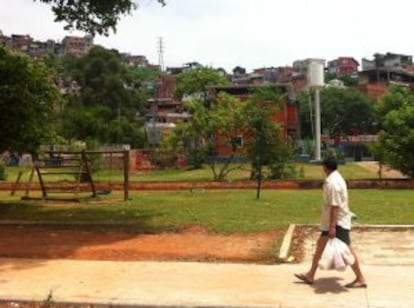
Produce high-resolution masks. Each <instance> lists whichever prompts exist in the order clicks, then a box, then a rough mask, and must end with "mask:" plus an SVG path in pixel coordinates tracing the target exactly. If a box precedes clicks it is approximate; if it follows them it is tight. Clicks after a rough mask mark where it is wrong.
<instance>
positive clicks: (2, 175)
mask: <svg viewBox="0 0 414 308" xmlns="http://www.w3.org/2000/svg"><path fill="white" fill-rule="evenodd" d="M5 180H7V174H6V166H4V164H3V163H0V181H5Z"/></svg>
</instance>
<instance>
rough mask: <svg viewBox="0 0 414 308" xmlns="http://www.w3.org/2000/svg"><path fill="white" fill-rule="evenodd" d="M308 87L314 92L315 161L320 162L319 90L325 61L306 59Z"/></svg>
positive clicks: (323, 81)
mask: <svg viewBox="0 0 414 308" xmlns="http://www.w3.org/2000/svg"><path fill="white" fill-rule="evenodd" d="M308 63H309V64H308V86H309V89H313V90H314V91H315V160H316V161H320V160H321V104H320V89H321V88H322V87H323V86H324V84H325V80H324V79H325V78H324V71H325V60H323V59H308Z"/></svg>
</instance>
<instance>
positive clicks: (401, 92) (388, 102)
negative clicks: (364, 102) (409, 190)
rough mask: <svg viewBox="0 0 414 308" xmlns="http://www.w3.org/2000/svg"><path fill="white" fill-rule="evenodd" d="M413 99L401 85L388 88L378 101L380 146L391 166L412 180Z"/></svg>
mask: <svg viewBox="0 0 414 308" xmlns="http://www.w3.org/2000/svg"><path fill="white" fill-rule="evenodd" d="M413 102H414V96H413V95H412V94H411V92H410V90H409V89H408V88H405V87H401V86H394V87H391V89H390V91H389V93H388V94H387V95H385V96H384V97H383V98H382V99H380V100H379V102H378V105H377V108H376V111H377V115H378V120H379V122H380V123H381V127H382V130H381V132H380V146H381V147H382V153H383V155H384V156H385V157H384V160H385V162H387V163H388V164H389V165H390V166H391V167H393V168H395V169H398V170H400V171H401V172H402V173H404V174H406V175H408V176H410V177H414V103H413Z"/></svg>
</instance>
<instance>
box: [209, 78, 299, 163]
mask: <svg viewBox="0 0 414 308" xmlns="http://www.w3.org/2000/svg"><path fill="white" fill-rule="evenodd" d="M273 86H276V87H278V88H280V90H281V91H282V93H284V94H286V95H285V96H284V98H283V101H282V107H281V108H280V109H279V110H278V111H277V112H276V113H275V114H274V115H273V119H274V121H275V122H277V123H279V124H280V125H281V126H282V133H283V136H284V137H285V138H288V136H289V137H290V138H292V139H293V140H297V139H298V138H299V114H298V106H297V104H296V101H295V97H294V90H293V87H292V85H291V84H273ZM255 87H261V86H260V85H230V86H216V87H212V88H211V90H212V95H213V96H217V94H218V93H219V92H225V93H227V94H230V95H234V96H236V97H237V98H239V99H240V100H241V101H242V102H243V101H246V100H247V99H249V98H250V92H251V88H255ZM236 138H237V139H238V140H237V143H239V144H240V148H239V150H238V151H237V155H238V156H244V154H245V152H246V147H245V145H246V142H248V141H247V140H245V139H247V138H246V137H245V136H244V135H243V133H240V134H239V135H238V136H237V137H236ZM224 139H225V138H224V136H220V135H219V134H217V135H216V153H217V156H219V157H228V156H230V155H231V153H232V150H231V147H230V145H229V144H228V142H226V141H225V140H224Z"/></svg>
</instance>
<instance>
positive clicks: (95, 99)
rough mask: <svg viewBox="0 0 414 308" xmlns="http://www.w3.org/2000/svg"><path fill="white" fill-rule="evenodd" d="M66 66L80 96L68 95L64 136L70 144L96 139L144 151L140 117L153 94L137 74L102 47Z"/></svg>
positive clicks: (143, 134)
mask: <svg viewBox="0 0 414 308" xmlns="http://www.w3.org/2000/svg"><path fill="white" fill-rule="evenodd" d="M64 65H65V66H66V69H67V70H69V78H70V79H72V80H74V81H75V82H76V84H77V85H79V93H75V94H72V95H68V100H67V103H66V105H65V108H64V110H63V115H62V123H63V124H62V132H61V134H62V135H63V136H64V137H65V138H66V139H68V140H71V139H75V140H86V139H87V138H93V139H97V140H98V141H99V142H101V143H124V144H131V145H132V146H133V147H142V146H143V145H144V143H145V140H146V137H145V133H144V131H143V129H142V124H143V123H141V122H140V121H139V120H138V119H137V118H136V114H137V112H140V111H142V110H143V109H144V108H145V104H146V101H147V99H148V97H149V94H148V93H147V91H146V89H144V88H143V87H142V82H143V79H138V77H137V76H136V75H134V73H135V74H136V73H137V70H131V69H128V68H127V67H126V66H125V65H124V64H122V61H121V57H120V55H119V54H118V53H117V52H116V51H113V50H106V49H104V48H102V47H99V46H96V47H94V48H92V49H91V50H90V52H89V53H88V54H87V55H86V56H84V57H81V58H79V59H77V60H75V62H72V59H66V60H65V62H64ZM139 78H140V77H139ZM144 78H145V77H144Z"/></svg>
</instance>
